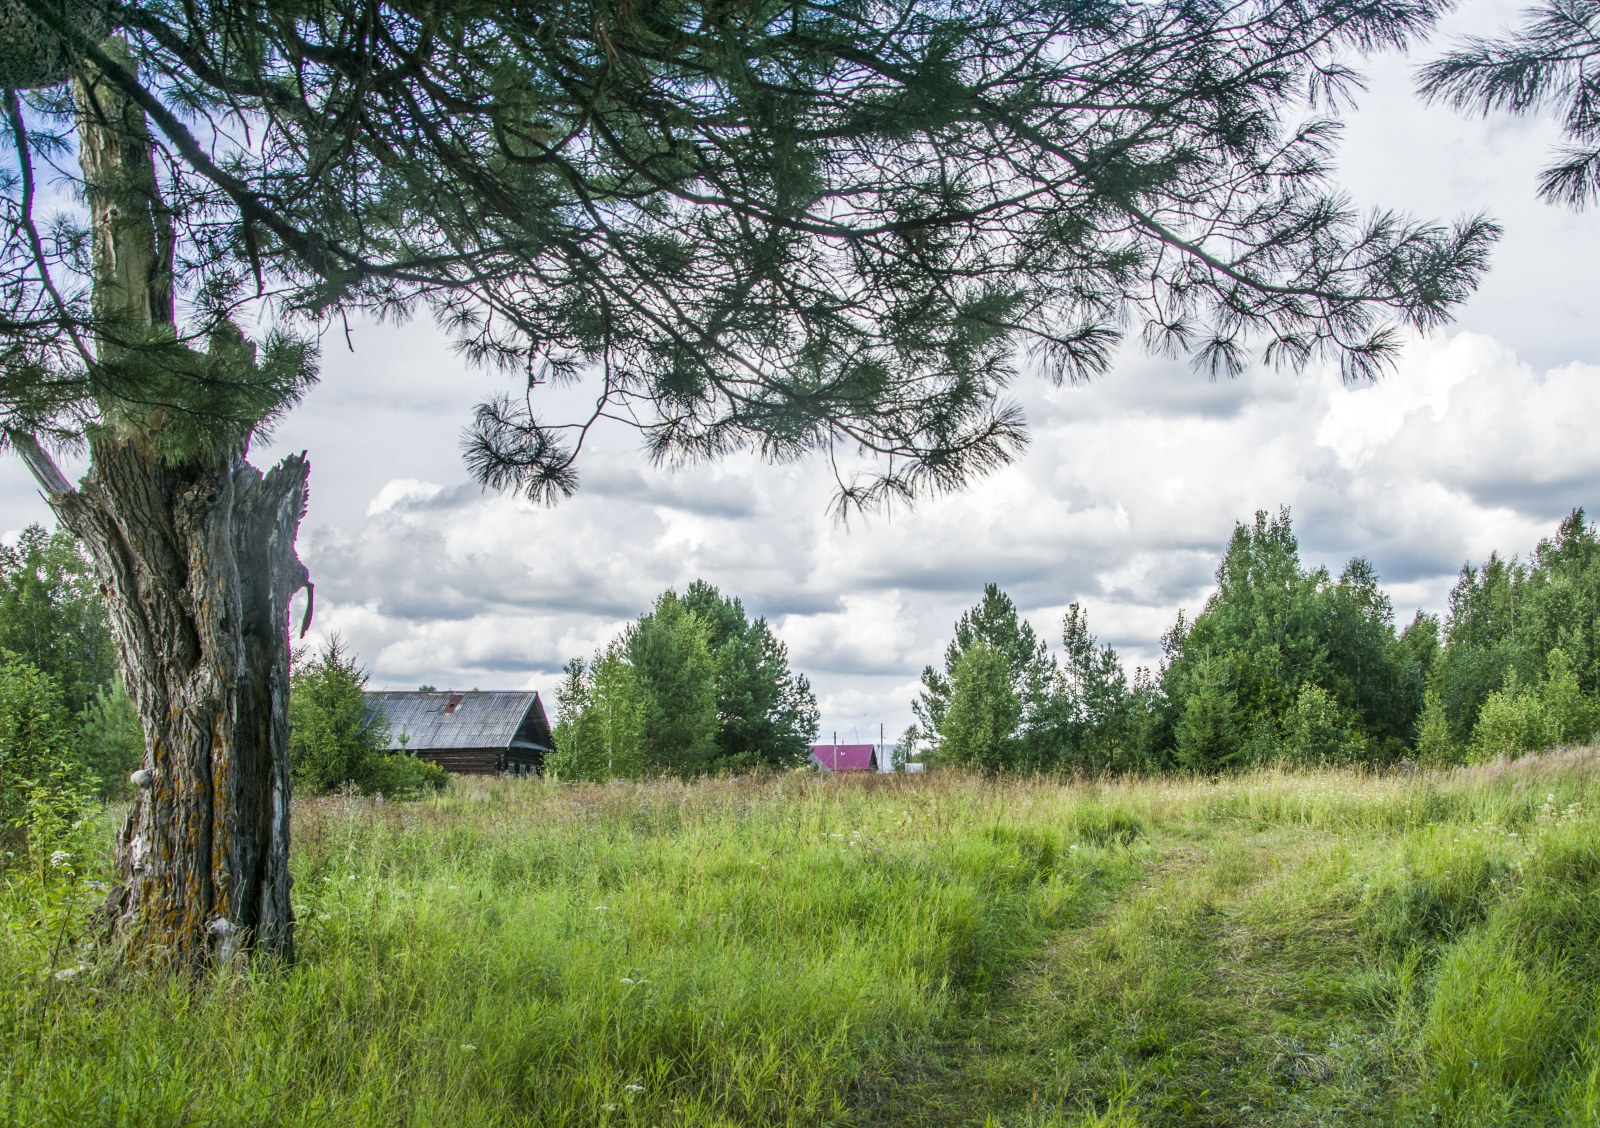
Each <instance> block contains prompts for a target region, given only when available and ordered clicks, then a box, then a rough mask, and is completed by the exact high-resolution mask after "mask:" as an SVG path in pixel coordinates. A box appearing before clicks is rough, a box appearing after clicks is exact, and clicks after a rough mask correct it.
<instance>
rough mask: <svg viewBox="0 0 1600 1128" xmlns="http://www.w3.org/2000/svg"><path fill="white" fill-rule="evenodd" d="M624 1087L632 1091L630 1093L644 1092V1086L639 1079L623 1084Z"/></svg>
mask: <svg viewBox="0 0 1600 1128" xmlns="http://www.w3.org/2000/svg"><path fill="white" fill-rule="evenodd" d="M623 1089H624V1090H626V1091H627V1092H630V1093H642V1092H644V1086H643V1085H641V1084H639V1083H638V1082H637V1081H629V1082H628V1083H627V1084H626V1085H624V1086H623Z"/></svg>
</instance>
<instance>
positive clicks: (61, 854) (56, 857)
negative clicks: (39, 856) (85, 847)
mask: <svg viewBox="0 0 1600 1128" xmlns="http://www.w3.org/2000/svg"><path fill="white" fill-rule="evenodd" d="M70 861H72V855H71V854H69V853H67V852H66V851H65V850H57V851H56V852H55V853H54V854H51V855H50V864H51V865H52V866H54V867H55V868H56V869H60V868H61V867H62V866H64V865H66V864H67V863H68V862H70Z"/></svg>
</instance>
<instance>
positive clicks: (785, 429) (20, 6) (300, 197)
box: [0, 0, 1497, 974]
mask: <svg viewBox="0 0 1600 1128" xmlns="http://www.w3.org/2000/svg"><path fill="white" fill-rule="evenodd" d="M1442 8H1443V2H1442V0H1420V2H1418V3H1410V4H1402V5H1377V6H1366V7H1359V8H1354V9H1352V8H1351V7H1350V6H1349V5H1348V4H1345V3H1342V2H1339V0H1310V2H1308V3H1305V4H1300V5H1296V6H1294V7H1293V8H1292V9H1285V8H1283V6H1281V5H1278V4H1275V3H1271V2H1269V0H1248V2H1246V3H1245V4H1244V5H1243V6H1213V7H1203V6H1202V7H1196V6H1194V5H1192V4H1189V3H1186V2H1184V0H1159V2H1157V3H1156V4H1154V5H1151V4H1145V3H1139V4H1133V3H1131V2H1129V0H1114V2H1112V3H1111V4H1109V5H1095V6H1089V7H1084V6H1082V5H1061V4H1056V3H1049V2H1045V0H1036V2H1035V0H968V2H963V3H960V4H954V3H946V2H943V0H938V2H932V3H929V2H925V0H888V2H884V3H870V4H869V3H858V2H855V0H848V2H846V3H841V4H825V5H824V4H809V3H789V2H784V3H777V2H758V3H750V4H742V5H728V4H724V3H714V4H713V3H700V2H695V0H669V2H666V3H660V4H614V3H611V2H609V0H594V2H578V3H571V4H561V5H554V4H535V5H524V6H507V5H487V6H485V5H474V4H471V3H467V4H446V5H424V6H417V5H396V4H393V3H389V2H387V0H323V2H320V3H318V4H317V5H315V6H314V9H313V8H308V7H307V6H306V5H305V4H303V3H298V2H294V3H290V2H285V0H259V2H252V3H244V2H242V0H194V2H192V3H185V4H122V5H102V4H96V3H82V4H63V3H56V2H53V0H13V2H12V3H11V4H10V6H9V7H8V8H7V10H6V17H5V22H6V27H7V35H6V36H5V38H4V40H3V41H0V79H3V82H0V85H3V86H4V88H5V90H6V95H5V109H6V116H7V121H8V125H9V127H10V128H9V134H10V141H11V146H12V149H13V154H14V159H15V164H14V166H13V167H15V169H16V170H17V171H16V175H15V176H13V177H8V178H7V180H6V183H5V185H4V188H3V191H4V192H5V194H6V200H7V204H8V207H7V208H6V209H5V210H4V214H3V215H0V317H3V318H4V321H5V324H6V327H7V341H6V349H5V350H4V353H3V356H0V433H3V434H4V436H5V443H6V445H7V446H8V447H10V448H11V449H13V450H15V451H16V452H17V453H18V454H19V455H20V456H21V457H22V458H23V459H24V461H25V462H26V463H27V464H28V466H29V468H30V470H31V471H32V472H33V474H34V475H35V477H36V478H37V479H38V481H39V482H40V484H41V485H42V487H43V488H44V490H45V493H46V495H47V497H48V498H49V500H50V503H51V505H52V506H53V507H54V508H55V510H56V513H57V515H58V516H59V518H60V519H61V521H62V523H63V524H64V525H65V526H66V527H68V528H69V529H71V530H72V531H73V532H74V533H75V534H76V535H77V536H78V537H79V538H80V539H81V540H82V541H83V542H84V544H85V545H86V547H87V549H88V551H89V553H90V555H91V556H92V558H93V559H94V561H95V564H96V567H97V569H98V571H99V573H100V578H101V580H102V583H103V585H104V588H105V591H106V593H107V606H108V610H109V611H110V614H111V619H112V632H113V635H114V637H115V639H116V642H117V646H118V651H119V656H120V663H121V669H122V674H123V680H124V683H125V684H126V686H127V687H128V690H129V693H130V694H131V695H132V697H133V699H134V702H135V705H136V706H137V710H138V713H139V717H140V722H141V725H142V727H143V729H144V732H145V736H146V741H147V752H146V760H147V763H146V767H147V769H149V771H150V773H151V774H150V775H149V776H148V777H147V778H149V779H150V780H151V781H152V786H151V787H150V788H149V789H147V790H144V791H142V792H141V793H140V796H139V798H138V799H137V801H136V802H135V803H134V805H133V810H132V812H131V815H130V822H129V825H128V827H127V829H126V831H125V833H124V834H123V835H122V837H121V839H120V841H121V843H122V844H123V845H122V847H121V849H120V853H119V857H118V862H119V866H120V868H121V872H122V881H121V882H120V883H119V884H118V885H117V887H116V889H115V891H114V893H113V897H112V901H111V903H110V904H109V905H108V919H110V920H111V921H113V922H114V927H115V929H116V931H117V933H118V935H119V937H120V939H121V942H122V943H123V945H124V946H125V947H126V948H127V949H128V950H129V951H130V952H137V953H139V954H141V955H143V956H145V957H148V958H149V959H150V960H152V961H155V962H158V963H163V964H166V965H168V966H172V967H175V968H178V969H182V970H185V971H187V972H190V973H195V974H198V973H200V972H202V971H204V969H205V968H206V967H208V966H210V964H212V963H213V962H214V961H215V958H216V957H217V956H218V954H219V953H221V952H245V951H249V950H252V949H253V948H257V947H259V948H264V949H266V950H269V951H273V952H277V953H279V954H282V955H285V956H288V955H292V951H293V931H292V928H293V914H292V912H291V910H290V906H289V870H288V818H289V811H290V805H289V801H288V796H289V759H288V743H287V742H288V724H287V715H286V708H287V704H288V685H289V682H288V677H289V675H288V670H289V640H288V637H287V634H288V631H287V626H288V619H289V604H290V600H291V598H292V597H294V596H295V594H296V593H297V592H298V591H300V590H301V589H303V588H305V587H306V586H307V584H308V583H309V576H308V574H307V572H306V569H305V567H304V565H303V564H302V563H301V562H300V560H299V559H298V557H297V556H296V554H295V549H294V538H295V533H296V531H297V529H298V526H299V523H300V520H301V518H302V516H303V514H304V512H305V506H306V498H307V480H308V475H309V464H308V462H307V460H306V459H305V458H304V457H303V456H293V457H290V458H287V459H284V460H283V461H282V462H280V463H279V464H278V465H277V466H276V467H274V468H272V469H271V470H269V471H267V472H266V473H262V472H260V471H258V470H256V469H255V468H253V467H252V466H251V465H250V463H249V462H248V461H247V459H246V452H247V450H248V447H249V445H250V442H251V440H252V439H253V438H255V437H258V436H260V435H261V434H262V433H263V432H265V431H267V430H269V429H270V427H271V425H272V423H273V421H274V420H275V419H276V418H277V417H278V416H279V415H280V414H281V413H282V412H283V411H285V410H287V409H288V408H289V407H291V406H292V405H293V404H294V402H295V401H296V399H297V398H298V397H299V396H300V395H301V394H302V393H303V392H304V390H305V389H306V387H307V386H308V384H309V383H310V381H311V380H312V379H313V378H314V375H315V350H314V348H313V347H312V345H311V344H310V340H311V339H312V337H313V336H314V334H311V333H308V332H307V331H306V326H305V322H306V321H307V320H310V321H313V322H317V321H320V322H321V323H322V324H326V323H327V322H328V319H330V318H337V317H338V316H339V315H340V314H342V313H344V312H346V311H349V310H353V309H366V310H370V311H374V312H376V313H379V314H382V315H389V316H404V315H406V314H407V313H410V312H411V311H413V310H415V309H418V308H426V309H428V310H430V311H431V312H432V313H433V314H434V315H435V316H436V317H438V318H439V319H440V321H441V322H442V323H443V324H445V325H446V326H447V327H448V328H449V329H450V331H451V332H453V333H454V334H455V336H456V338H457V340H458V341H459V342H460V343H461V344H462V346H463V348H464V349H465V351H466V353H467V354H468V355H469V356H470V357H471V358H472V359H474V360H477V361H481V362H485V363H489V364H494V365H498V366H501V367H503V368H505V369H507V370H509V371H513V372H515V373H517V374H518V383H517V386H515V387H514V388H513V389H511V391H510V392H508V394H507V395H506V396H505V397H504V398H501V399H497V400H494V401H492V402H490V403H487V404H485V405H483V406H482V407H481V408H480V409H479V411H478V413H477V416H476V422H475V425H474V429H473V434H472V437H471V441H470V443H469V450H468V461H469V464H470V466H471V467H472V469H473V470H474V471H475V472H476V473H477V474H478V476H479V477H480V478H481V479H482V480H483V481H484V482H485V483H486V484H489V485H491V486H496V487H514V488H518V489H521V490H524V491H525V492H527V493H529V494H530V495H533V496H536V497H542V498H553V497H557V496H561V495H564V494H566V493H569V492H570V491H571V490H572V489H574V488H575V486H576V484H577V470H576V459H577V454H578V451H579V450H580V449H581V447H582V443H581V441H580V440H581V438H582V436H583V435H584V434H586V433H587V430H588V428H589V427H590V426H591V425H593V424H594V423H596V421H597V420H599V419H601V418H602V417H604V418H607V419H614V420H615V419H623V420H633V421H636V422H637V424H638V425H639V426H641V427H642V428H643V429H644V432H645V439H646V445H647V449H648V451H649V452H650V454H651V455H652V456H653V457H656V458H669V457H688V458H695V457H713V456H716V455H718V454H721V453H723V452H726V451H729V450H731V449H735V448H739V447H751V448H754V449H757V450H758V451H760V452H761V453H762V454H763V455H765V456H768V457H770V458H774V459H786V458H792V457H795V456H798V455H800V454H803V453H805V452H809V451H814V450H818V449H824V450H828V449H834V448H838V449H841V450H845V451H849V452H855V451H864V452H866V453H867V454H869V455H872V456H876V458H877V461H876V463H875V464H874V465H873V467H871V468H869V469H867V470H866V471H864V472H863V474H862V476H861V477H844V478H842V479H841V481H840V503H841V504H842V505H844V506H852V505H867V504H873V503H875V502H879V501H884V500H887V499H890V498H895V497H904V496H910V495H915V494H918V493H926V492H928V491H934V490H940V489H951V488H955V487H958V486H960V485H962V484H963V483H965V482H967V481H969V480H970V479H971V478H972V477H973V476H974V475H977V474H981V473H983V472H984V471H986V470H989V469H992V468H993V467H995V466H996V465H998V464H1000V463H1002V462H1004V461H1005V460H1007V459H1008V458H1010V457H1012V456H1013V455H1014V454H1015V452H1016V451H1017V450H1018V449H1019V447H1020V445H1021V443H1022V442H1023V438H1024V435H1023V431H1022V423H1021V420H1020V418H1019V416H1018V415H1017V413H1016V410H1015V409H1014V408H1013V407H1012V406H1011V405H1010V404H1009V403H1008V402H1007V401H1006V400H1005V398H1004V389H1005V387H1006V385H1007V383H1008V382H1009V381H1010V379H1012V377H1013V375H1014V367H1015V366H1014V363H1013V358H1014V356H1015V354H1016V349H1017V346H1018V345H1019V344H1020V343H1022V342H1025V341H1030V340H1031V341H1033V342H1036V343H1038V344H1039V345H1040V346H1041V351H1042V355H1043V356H1044V358H1045V360H1046V361H1047V367H1048V368H1049V370H1050V371H1051V373H1052V374H1053V375H1054V376H1056V377H1057V378H1063V379H1079V378H1082V377H1086V376H1089V375H1092V374H1094V373H1096V372H1099V371H1102V370H1103V369H1104V368H1105V367H1106V365H1107V364H1108V362H1109V358H1110V356H1111V355H1112V347H1113V345H1114V344H1115V342H1116V340H1117V338H1118V335H1119V333H1120V332H1121V329H1122V326H1124V325H1125V324H1129V323H1132V324H1137V325H1140V326H1141V327H1142V329H1143V332H1144V336H1145V338H1146V340H1147V341H1148V342H1149V343H1150V344H1151V345H1152V346H1154V347H1158V348H1163V349H1168V350H1173V349H1176V350H1186V351H1188V352H1189V353H1191V354H1192V355H1193V356H1194V357H1195V358H1196V361H1197V363H1198V364H1199V365H1200V366H1201V367H1203V368H1205V369H1207V370H1209V371H1210V372H1213V373H1233V372H1236V371H1238V370H1239V368H1240V366H1241V365H1242V364H1243V363H1244V362H1245V360H1246V359H1247V358H1248V356H1250V355H1251V352H1252V350H1256V349H1259V350H1260V352H1261V354H1262V355H1263V356H1264V357H1265V358H1266V359H1267V360H1269V361H1272V362H1277V363H1288V364H1302V363H1305V362H1307V361H1308V360H1310V359H1312V358H1314V357H1318V356H1323V357H1329V358H1331V359H1334V360H1336V361H1338V362H1339V363H1340V364H1341V366H1342V368H1343V370H1344V371H1345V372H1346V374H1347V375H1349V376H1350V377H1352V378H1361V377H1364V376H1367V375H1370V374H1371V373H1372V372H1373V371H1374V370H1375V368H1376V367H1377V366H1378V365H1381V363H1382V362H1383V360H1384V358H1385V357H1387V356H1389V355H1391V354H1392V352H1393V349H1394V348H1395V347H1396V345H1397V342H1398V337H1397V336H1396V334H1395V333H1394V332H1393V331H1392V327H1391V326H1390V324H1388V321H1387V320H1386V319H1392V320H1393V321H1397V322H1400V323H1403V324H1407V325H1410V326H1413V327H1416V328H1418V329H1429V328H1431V327H1433V326H1436V325H1438V324H1439V323H1440V322H1441V321H1443V320H1444V319H1446V318H1447V317H1448V316H1449V311H1450V310H1451V309H1452V308H1453V307H1454V306H1455V305H1456V304H1457V303H1458V302H1459V301H1460V300H1462V298H1464V297H1465V295H1466V294H1467V293H1468V292H1470V290H1471V289H1472V288H1473V286H1474V285H1475V284H1476V280H1477V278H1478V276H1479V275H1480V273H1481V272H1482V270H1483V268H1484V265H1485V261H1486V255H1487V251H1488V248H1489V246H1490V245H1491V244H1492V242H1493V241H1494V239H1495V237H1496V235H1497V232H1496V229H1495V228H1494V227H1493V225H1492V224H1490V223H1488V222H1486V221H1484V220H1482V219H1481V218H1471V219H1467V220H1465V221H1463V222H1461V223H1459V224H1457V225H1456V226H1455V227H1453V228H1448V229H1447V228H1445V227H1442V226H1440V225H1437V224H1432V223H1418V222H1413V221H1410V220H1407V219H1405V218H1404V217H1400V216H1396V215H1394V214H1392V213H1381V212H1379V213H1373V214H1372V215H1370V216H1368V217H1366V218H1362V217H1361V216H1360V215H1359V214H1358V213H1357V212H1356V211H1355V210H1354V209H1353V208H1352V206H1351V205H1349V204H1348V203H1347V202H1345V201H1344V200H1343V198H1342V197H1341V196H1340V194H1339V193H1338V192H1337V191H1336V190H1334V189H1333V188H1332V187H1331V186H1330V185H1329V184H1328V183H1327V182H1326V169H1327V167H1328V163H1329V162H1328V159H1327V153H1328V145H1329V140H1330V136H1331V130H1330V127H1329V125H1328V124H1327V123H1326V122H1323V121H1318V120H1311V121H1309V122H1307V121H1303V120H1302V118H1303V117H1304V115H1303V113H1302V106H1301V105H1299V104H1298V98H1299V92H1300V91H1303V90H1305V89H1306V88H1307V87H1309V88H1311V89H1312V90H1313V91H1315V92H1316V95H1317V96H1318V97H1319V98H1320V97H1324V96H1333V97H1336V96H1338V95H1339V94H1341V93H1342V92H1343V91H1344V90H1346V89H1347V88H1348V86H1349V82H1350V81H1351V80H1352V78H1351V76H1352V72H1351V71H1349V69H1348V68H1347V67H1346V66H1345V65H1344V62H1345V56H1346V55H1347V54H1348V53H1350V52H1353V51H1360V50H1366V49H1368V48H1370V47H1372V46H1374V45H1378V44H1384V45H1390V44H1394V45H1398V44H1404V43H1406V42H1408V41H1409V40H1411V39H1412V38H1414V37H1415V36H1417V35H1420V34H1422V33H1425V32H1426V31H1427V30H1428V29H1429V28H1430V27H1431V26H1432V24H1433V22H1434V20H1435V19H1436V17H1437V15H1438V13H1439V11H1440V10H1441V9H1442ZM69 134H71V135H75V136H69ZM74 149H75V151H76V153H77V154H78V158H79V163H80V166H81V170H82V183H81V187H82V199H83V201H84V207H83V210H82V212H81V213H73V214H67V215H64V216H61V217H43V216H41V215H40V214H39V209H40V207H41V206H42V204H41V201H42V199H43V198H44V193H45V191H46V187H47V186H46V185H44V184H42V183H41V178H42V177H43V176H45V175H46V174H47V173H48V171H49V169H50V167H51V165H50V162H51V161H52V160H53V159H54V158H55V155H56V154H59V153H62V152H71V151H74ZM180 299H181V300H180ZM261 301H266V302H268V303H270V304H271V306H272V309H273V311H274V312H275V313H277V314H279V315H280V320H281V321H282V322H283V323H285V324H286V325H288V326H289V330H288V331H285V332H276V333H272V334H269V335H267V336H266V337H264V338H263V339H262V340H260V341H250V340H247V339H246V338H245V336H244V334H243V333H242V332H241V331H240V330H239V329H238V327H237V323H240V322H247V321H250V320H252V319H253V317H254V315H255V313H256V312H257V311H256V309H255V308H252V303H258V302H261ZM180 311H181V312H182V314H183V316H181V317H180ZM297 322H298V325H297ZM296 334H299V335H298V336H297V335H296ZM579 378H587V379H590V380H592V381H593V382H594V385H595V387H596V390H597V395H596V396H595V400H596V402H597V406H596V408H595V410H594V413H593V415H592V416H588V417H584V418H579V419H574V420H570V421H562V420H551V419H548V418H546V417H545V416H544V415H543V414H542V413H543V411H544V408H543V397H542V396H541V395H540V389H541V388H542V387H543V386H544V385H546V384H548V383H550V382H552V381H568V380H573V379H579ZM77 440H82V441H83V442H84V444H85V446H86V448H87V452H88V455H89V463H88V471H87V473H86V476H85V478H84V479H83V481H82V482H81V483H80V484H79V485H78V486H76V487H75V486H73V484H72V483H70V482H69V481H68V480H67V479H66V477H65V475H63V474H62V473H61V471H60V469H59V468H58V467H57V466H56V464H55V462H54V460H53V459H52V457H51V455H50V453H49V449H48V448H49V447H50V446H51V444H52V443H58V442H66V441H77ZM308 613H309V606H308ZM214 766H215V767H216V768H218V769H219V770H218V771H215V772H214V770H213V769H214ZM214 827H220V828H225V829H224V831H223V833H224V834H225V835H226V836H227V837H228V841H227V842H225V843H217V842H214V841H212V832H211V828H214Z"/></svg>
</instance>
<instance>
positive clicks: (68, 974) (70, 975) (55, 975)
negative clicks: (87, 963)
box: [50, 964, 87, 979]
mask: <svg viewBox="0 0 1600 1128" xmlns="http://www.w3.org/2000/svg"><path fill="white" fill-rule="evenodd" d="M85 970H87V969H86V968H85V967H84V966H83V965H82V964H79V965H78V966H77V967H64V968H61V969H60V970H58V971H54V972H52V973H51V975H50V978H52V979H76V978H77V977H78V975H79V973H80V972H83V971H85Z"/></svg>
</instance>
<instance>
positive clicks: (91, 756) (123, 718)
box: [78, 681, 144, 799]
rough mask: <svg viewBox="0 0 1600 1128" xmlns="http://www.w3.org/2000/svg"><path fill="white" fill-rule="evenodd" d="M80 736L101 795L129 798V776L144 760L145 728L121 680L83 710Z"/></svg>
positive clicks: (101, 796)
mask: <svg viewBox="0 0 1600 1128" xmlns="http://www.w3.org/2000/svg"><path fill="white" fill-rule="evenodd" d="M78 738H79V741H80V743H81V745H82V748H83V762H84V764H85V766H87V767H88V769H89V770H90V771H91V772H92V773H93V774H94V775H95V776H96V777H97V778H98V780H99V784H98V787H97V791H98V793H99V796H100V798H101V799H124V798H127V796H128V794H129V793H130V791H131V790H132V785H131V784H130V783H129V782H128V777H129V776H130V775H131V774H132V773H133V772H134V771H135V770H136V769H137V768H138V767H139V765H140V764H141V763H143V762H144V730H143V729H142V728H140V727H139V714H138V713H137V712H136V711H135V710H134V707H133V699H132V698H130V697H129V696H128V694H127V692H126V691H125V690H124V689H123V688H122V683H121V682H119V681H113V682H112V683H111V686H110V687H109V688H106V689H101V690H99V691H98V692H97V693H96V694H95V695H94V697H92V698H90V700H89V704H87V705H85V706H84V707H83V709H82V710H80V711H79V713H78Z"/></svg>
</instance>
